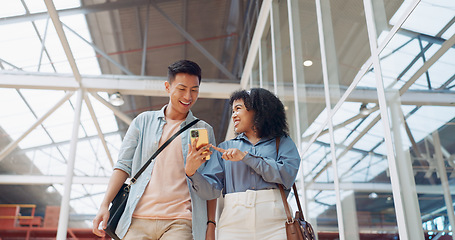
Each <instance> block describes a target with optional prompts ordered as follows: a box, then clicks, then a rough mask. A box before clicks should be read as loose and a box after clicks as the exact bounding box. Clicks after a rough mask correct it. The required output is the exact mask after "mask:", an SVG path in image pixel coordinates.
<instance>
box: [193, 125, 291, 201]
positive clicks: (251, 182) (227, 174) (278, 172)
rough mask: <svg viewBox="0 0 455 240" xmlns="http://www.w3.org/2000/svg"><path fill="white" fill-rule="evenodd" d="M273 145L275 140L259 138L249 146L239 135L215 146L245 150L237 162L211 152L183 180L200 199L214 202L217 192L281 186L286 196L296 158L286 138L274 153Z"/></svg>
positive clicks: (282, 138) (241, 135)
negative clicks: (199, 166) (206, 158)
mask: <svg viewBox="0 0 455 240" xmlns="http://www.w3.org/2000/svg"><path fill="white" fill-rule="evenodd" d="M276 144H277V142H276V139H275V138H269V139H261V140H259V142H257V143H256V144H252V143H251V142H250V141H249V140H248V138H247V137H246V136H245V134H243V133H242V134H240V135H239V136H237V137H236V138H234V139H231V140H228V141H225V142H222V143H220V145H219V146H218V147H220V148H223V149H229V148H238V149H239V150H240V151H247V152H248V154H247V155H246V156H245V157H244V158H243V159H242V160H241V161H238V162H233V161H226V160H224V159H222V158H221V153H220V152H218V151H215V152H214V153H213V154H212V156H211V158H210V160H209V161H207V166H206V167H205V168H204V169H203V170H201V171H197V172H196V173H195V174H194V175H193V176H191V177H187V178H188V179H190V182H191V183H192V185H193V188H194V191H196V192H197V194H198V195H199V196H200V197H202V198H203V199H214V198H217V197H219V196H220V195H221V193H223V195H224V194H229V193H235V192H245V191H247V190H264V189H274V188H278V185H277V184H283V186H284V188H285V192H286V194H289V191H290V188H291V187H292V184H293V183H294V181H295V178H296V177H297V172H298V170H299V165H300V155H299V152H298V150H297V147H296V146H295V144H294V142H293V141H292V139H291V138H290V137H289V136H282V137H281V138H280V143H279V144H280V145H279V149H278V153H277V149H276Z"/></svg>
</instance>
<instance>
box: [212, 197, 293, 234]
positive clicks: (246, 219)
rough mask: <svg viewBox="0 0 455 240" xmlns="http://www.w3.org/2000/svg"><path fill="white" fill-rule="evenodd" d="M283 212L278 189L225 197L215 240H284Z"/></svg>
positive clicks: (284, 214)
mask: <svg viewBox="0 0 455 240" xmlns="http://www.w3.org/2000/svg"><path fill="white" fill-rule="evenodd" d="M285 222H286V212H285V211H284V205H283V201H282V200H281V195H280V190H279V189H269V190H259V191H251V190H248V191H246V192H238V193H230V194H226V196H225V198H224V208H223V212H222V213H221V216H220V219H219V220H218V225H217V228H218V240H232V239H236V240H237V239H245V240H255V239H258V240H259V239H260V240H264V239H270V240H272V239H273V240H285V239H286V229H285V225H284V224H285Z"/></svg>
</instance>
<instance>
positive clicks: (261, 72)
mask: <svg viewBox="0 0 455 240" xmlns="http://www.w3.org/2000/svg"><path fill="white" fill-rule="evenodd" d="M263 42H264V41H263V40H261V44H259V49H258V63H259V67H258V71H259V87H260V88H263V87H264V67H263V64H264V63H267V59H265V57H266V55H265V54H263V52H262V51H266V49H267V48H266V47H265V46H264V43H263ZM264 60H265V61H264ZM265 69H267V68H265Z"/></svg>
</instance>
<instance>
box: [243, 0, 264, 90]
mask: <svg viewBox="0 0 455 240" xmlns="http://www.w3.org/2000/svg"><path fill="white" fill-rule="evenodd" d="M271 2H272V0H264V1H263V2H262V5H261V11H260V12H259V16H258V20H257V21H256V28H255V29H254V34H253V38H252V39H251V45H250V50H249V51H248V56H247V58H246V61H245V65H244V67H243V73H242V78H241V79H240V86H241V88H242V89H245V88H246V87H247V85H248V84H250V87H251V79H250V78H251V71H252V70H253V66H254V60H255V59H256V57H257V54H258V49H259V44H261V39H262V34H263V33H264V29H265V26H266V25H267V23H266V22H267V19H268V16H269V14H270V6H271ZM249 81H250V82H249Z"/></svg>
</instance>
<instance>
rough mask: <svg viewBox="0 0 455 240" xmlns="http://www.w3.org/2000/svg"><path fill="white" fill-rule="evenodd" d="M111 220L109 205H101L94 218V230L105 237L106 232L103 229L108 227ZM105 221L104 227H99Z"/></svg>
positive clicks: (99, 235)
mask: <svg viewBox="0 0 455 240" xmlns="http://www.w3.org/2000/svg"><path fill="white" fill-rule="evenodd" d="M108 220H109V210H108V207H103V206H101V207H100V210H99V211H98V213H97V214H96V217H95V218H94V219H93V227H92V232H93V233H94V234H95V235H97V236H98V237H104V236H106V233H105V232H104V230H103V229H106V227H107V221H108ZM101 222H103V224H102V226H101V227H102V229H99V226H100V223H101Z"/></svg>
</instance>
